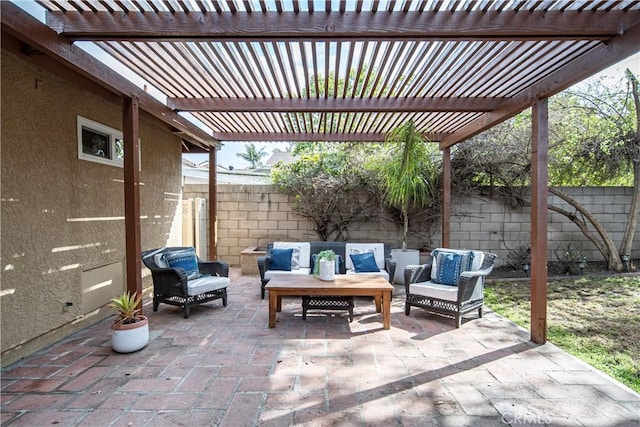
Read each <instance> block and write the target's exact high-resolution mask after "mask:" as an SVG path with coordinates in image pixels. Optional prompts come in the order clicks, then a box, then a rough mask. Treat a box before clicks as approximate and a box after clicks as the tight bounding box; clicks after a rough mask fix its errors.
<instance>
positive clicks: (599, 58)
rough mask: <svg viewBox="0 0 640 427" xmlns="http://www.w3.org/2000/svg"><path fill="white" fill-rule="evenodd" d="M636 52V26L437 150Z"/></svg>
mask: <svg viewBox="0 0 640 427" xmlns="http://www.w3.org/2000/svg"><path fill="white" fill-rule="evenodd" d="M638 51H640V24H637V25H635V26H634V27H632V28H630V29H629V30H627V31H626V32H625V33H624V34H623V35H618V36H616V37H613V38H612V39H611V40H609V41H608V42H607V43H603V44H601V45H600V46H598V47H596V48H595V49H593V50H592V51H590V52H589V53H588V54H585V55H583V56H581V57H580V58H578V59H576V60H575V61H572V62H570V63H569V64H567V65H566V66H564V67H562V68H561V69H560V70H558V71H556V72H555V73H553V74H550V75H549V76H547V77H546V78H544V79H542V80H541V81H539V82H537V83H535V84H533V85H531V86H530V87H529V88H528V89H527V90H525V91H523V92H521V93H520V94H518V95H516V96H514V97H513V98H511V99H510V100H509V101H507V102H505V103H503V104H502V105H500V106H499V107H498V108H496V109H495V110H494V111H491V112H488V113H484V114H483V115H482V116H480V117H479V118H477V119H476V120H474V121H472V122H471V123H469V124H468V125H466V126H464V127H463V128H462V129H459V130H458V131H456V132H454V133H452V134H450V135H449V136H448V137H446V138H444V139H443V140H442V141H441V143H440V147H441V148H443V147H451V146H452V145H455V144H457V143H459V142H461V141H464V140H466V139H468V138H471V137H472V136H474V135H477V134H479V133H480V132H482V131H485V130H487V129H489V128H491V127H493V126H495V125H497V124H498V123H501V122H503V121H505V120H507V119H508V118H510V117H513V116H515V115H516V114H518V113H519V112H521V111H522V110H524V109H525V108H528V107H530V106H531V102H532V100H533V99H538V98H549V97H551V96H553V95H555V94H557V93H559V92H561V91H563V90H564V89H567V88H568V87H570V86H571V85H574V84H576V83H578V82H580V81H582V80H584V79H586V78H588V77H590V76H592V75H594V74H595V73H597V72H599V71H602V70H604V69H605V68H607V67H610V66H612V65H614V64H616V63H617V62H620V61H622V60H623V59H625V58H627V57H629V56H631V55H633V54H634V53H637V52H638Z"/></svg>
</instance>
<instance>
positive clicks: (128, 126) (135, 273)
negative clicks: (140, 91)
mask: <svg viewBox="0 0 640 427" xmlns="http://www.w3.org/2000/svg"><path fill="white" fill-rule="evenodd" d="M139 117H140V115H139V110H138V98H137V97H135V96H131V97H125V98H124V100H123V104H122V129H123V131H122V135H123V137H124V221H125V241H126V242H125V246H126V253H125V261H126V272H127V275H126V278H127V284H126V287H127V291H129V292H130V293H131V294H138V295H142V273H141V271H142V261H141V260H140V253H141V252H142V244H141V237H140V154H139V153H140V152H139V143H138V141H139V135H140V123H139V122H140V119H139ZM138 308H139V309H140V313H141V314H142V306H140V307H138Z"/></svg>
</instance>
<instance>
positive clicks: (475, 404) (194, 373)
mask: <svg viewBox="0 0 640 427" xmlns="http://www.w3.org/2000/svg"><path fill="white" fill-rule="evenodd" d="M231 280H232V286H231V287H230V289H229V294H230V295H229V305H228V307H226V308H224V307H222V304H221V303H220V301H216V302H213V303H210V304H206V305H203V306H199V307H195V308H194V309H193V310H192V313H191V317H190V318H189V319H183V318H182V314H181V311H180V310H179V309H178V308H176V307H171V306H167V305H160V309H159V311H158V312H157V313H153V312H152V311H151V305H150V301H147V302H146V314H147V315H148V316H149V321H150V330H151V342H150V343H149V345H148V346H147V347H146V348H145V349H143V350H141V351H139V352H137V353H133V354H129V355H121V354H117V353H114V352H113V351H112V350H111V346H110V338H109V331H110V328H109V320H106V321H103V322H99V323H97V324H95V325H93V326H91V327H89V328H86V329H84V330H82V331H80V332H79V333H76V334H74V335H72V336H70V337H68V338H67V339H65V340H63V341H60V342H58V343H56V344H55V345H53V346H51V347H49V348H47V349H45V350H44V351H41V352H39V353H37V354H35V355H33V356H31V357H29V358H27V359H25V360H23V361H21V362H19V363H16V364H14V365H12V366H10V367H8V368H6V369H3V371H2V425H12V426H19V425H28V426H40V425H52V424H59V425H62V426H84V425H86V426H95V425H109V426H121V425H122V426H141V425H149V426H151V425H153V426H164V425H167V426H174V425H185V426H186V425H190V426H194V425H198V426H200V425H203V426H204V425H220V426H234V427H236V426H253V425H264V426H269V425H271V426H283V425H314V426H317V425H385V426H390V425H404V426H407V425H416V426H417V425H420V426H425V425H452V426H453V425H455V426H458V425H476V426H491V425H495V426H503V425H506V424H511V425H518V424H529V425H531V424H534V425H537V424H550V425H576V426H580V425H598V426H626V425H629V426H631V425H638V423H640V396H639V395H638V394H637V393H634V392H632V391H630V390H629V389H628V388H626V387H625V386H623V385H620V384H619V383H617V382H615V381H613V380H611V379H609V378H608V377H606V376H605V375H603V374H601V373H600V372H598V371H596V370H594V369H592V368H591V367H589V366H588V365H586V364H584V363H583V362H581V361H579V360H577V359H576V358H574V357H573V356H570V355H568V354H567V353H565V352H563V351H561V350H559V349H558V348H557V347H555V346H553V345H551V344H546V345H543V346H537V345H535V344H532V343H531V342H529V332H528V331H525V330H522V329H520V328H519V327H517V326H515V325H514V324H513V323H511V322H509V321H506V320H504V319H503V318H501V317H499V316H497V315H495V314H494V313H492V312H490V311H489V310H486V312H487V313H486V315H485V317H484V318H482V319H475V318H472V319H473V320H468V321H466V322H464V323H463V326H462V328H460V329H455V328H454V326H453V321H452V320H448V319H444V318H440V317H434V316H430V315H428V314H426V313H424V312H421V310H418V309H416V310H413V311H412V314H411V316H410V317H407V316H405V315H404V303H403V294H404V288H403V287H402V286H396V290H395V291H394V298H393V303H392V309H391V310H392V319H391V329H390V330H388V331H385V330H383V329H382V320H381V317H380V315H379V314H377V313H376V312H375V307H374V304H373V302H372V301H371V302H370V301H368V300H367V299H366V298H361V299H357V300H356V310H355V317H354V321H353V323H349V322H348V320H347V317H346V316H345V315H343V314H342V313H329V314H328V315H323V314H317V315H312V314H311V313H310V315H309V316H308V317H307V321H306V322H305V321H303V320H302V319H301V312H302V307H301V303H300V300H299V298H298V299H294V298H284V299H283V310H282V312H280V313H278V323H277V327H276V328H275V329H268V328H267V320H268V300H267V299H265V300H261V299H260V285H259V278H258V277H257V276H241V275H240V274H239V269H232V270H231Z"/></svg>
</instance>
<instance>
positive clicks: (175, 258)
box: [164, 248, 200, 279]
mask: <svg viewBox="0 0 640 427" xmlns="http://www.w3.org/2000/svg"><path fill="white" fill-rule="evenodd" d="M164 259H165V261H166V262H167V265H168V266H169V268H178V267H179V268H183V269H184V271H185V272H186V273H187V279H197V278H198V277H199V276H200V271H199V269H198V258H197V256H196V250H195V248H188V249H181V250H177V251H168V252H166V253H165V255H164Z"/></svg>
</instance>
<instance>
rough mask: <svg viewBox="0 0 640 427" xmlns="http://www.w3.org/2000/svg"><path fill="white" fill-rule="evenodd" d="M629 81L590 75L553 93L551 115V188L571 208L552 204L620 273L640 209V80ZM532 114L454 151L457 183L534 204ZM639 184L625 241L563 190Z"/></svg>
mask: <svg viewBox="0 0 640 427" xmlns="http://www.w3.org/2000/svg"><path fill="white" fill-rule="evenodd" d="M626 78H627V81H628V85H627V90H626V91H625V90H620V89H621V87H624V86H625V85H621V84H618V85H611V84H607V83H606V82H604V81H602V80H595V81H591V82H590V83H588V84H587V85H586V86H584V87H582V88H581V87H577V88H574V89H573V90H571V91H566V92H563V93H561V94H559V95H557V96H556V97H554V98H552V100H551V102H550V114H549V115H550V121H549V140H550V141H549V147H550V148H549V184H550V188H549V192H550V193H551V194H553V195H555V196H557V197H558V198H560V199H561V200H563V201H564V202H566V203H567V204H569V205H570V206H571V208H572V209H571V210H567V209H565V208H563V207H562V206H560V205H553V204H549V209H550V210H552V211H554V212H557V213H560V214H562V215H564V216H565V217H566V218H568V219H569V220H570V221H572V222H573V223H574V224H576V225H577V226H578V227H579V228H580V230H581V231H582V233H583V234H584V235H585V236H586V237H587V238H588V239H589V240H590V241H591V242H592V243H593V244H594V245H595V247H596V248H597V249H598V250H599V251H600V253H601V254H602V256H603V257H604V259H605V261H606V262H607V266H608V268H609V269H612V270H616V271H620V270H621V269H622V268H623V264H622V262H621V259H620V254H623V253H627V254H629V253H630V250H631V245H632V243H633V236H634V234H635V230H636V226H637V222H638V215H639V212H638V211H639V210H640V135H639V129H640V113H638V111H639V110H640V108H639V107H640V100H639V99H638V98H639V94H638V83H637V82H638V81H637V78H636V77H635V76H633V75H632V74H631V73H630V72H627V76H626ZM529 115H530V113H529V112H526V113H522V114H520V115H519V116H517V117H516V118H513V119H511V120H508V121H507V122H505V123H503V124H501V125H500V126H497V127H495V128H493V129H491V130H489V131H487V132H484V133H483V134H481V135H479V136H477V137H476V138H474V139H473V141H472V142H471V143H470V144H461V146H460V147H459V148H458V149H457V150H456V151H455V152H454V158H453V159H452V168H453V170H454V171H455V172H454V173H455V176H456V179H455V180H454V181H455V182H472V183H474V184H475V185H485V186H489V188H491V189H492V191H498V192H499V193H500V194H501V195H504V196H506V197H507V199H508V200H509V202H510V203H511V204H512V206H518V205H520V206H530V200H529V199H528V196H527V195H526V193H525V192H524V191H523V189H525V188H526V186H527V185H529V184H530V170H531V164H530V158H531V155H530V147H531V143H530V135H531V130H530V120H529ZM631 182H633V188H634V191H633V198H632V203H631V206H630V210H629V213H628V220H627V226H626V229H625V233H624V237H623V239H622V242H621V243H620V246H619V247H616V245H615V242H614V241H613V239H612V238H611V236H610V234H609V233H608V232H607V230H606V229H605V228H604V227H603V226H602V224H601V223H600V222H599V221H598V220H597V218H596V217H595V216H594V215H593V214H592V213H591V212H589V211H588V210H587V209H586V208H585V207H584V206H583V205H582V204H580V203H578V202H577V201H576V200H575V199H573V198H571V197H570V196H568V195H567V194H566V193H564V192H563V191H561V190H560V189H559V188H558V187H559V186H567V185H620V184H629V183H631Z"/></svg>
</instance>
